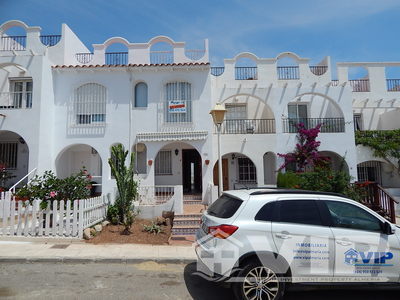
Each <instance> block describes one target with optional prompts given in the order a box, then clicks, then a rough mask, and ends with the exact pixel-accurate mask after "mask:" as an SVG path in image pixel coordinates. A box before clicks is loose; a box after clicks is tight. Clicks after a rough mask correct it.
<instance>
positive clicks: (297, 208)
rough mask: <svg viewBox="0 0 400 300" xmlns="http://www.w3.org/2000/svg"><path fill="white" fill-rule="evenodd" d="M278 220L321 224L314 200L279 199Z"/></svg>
mask: <svg viewBox="0 0 400 300" xmlns="http://www.w3.org/2000/svg"><path fill="white" fill-rule="evenodd" d="M279 222H285V223H297V224H309V225H323V223H322V220H321V216H320V213H319V210H318V207H317V204H316V202H315V201H314V200H284V201H279Z"/></svg>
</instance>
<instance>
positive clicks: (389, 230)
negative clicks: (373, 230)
mask: <svg viewBox="0 0 400 300" xmlns="http://www.w3.org/2000/svg"><path fill="white" fill-rule="evenodd" d="M382 227H383V228H382V229H383V233H385V234H387V235H391V234H394V231H395V230H394V229H393V227H392V225H390V223H388V222H384V223H383V226H382Z"/></svg>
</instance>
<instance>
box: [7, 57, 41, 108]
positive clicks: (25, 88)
mask: <svg viewBox="0 0 400 300" xmlns="http://www.w3.org/2000/svg"><path fill="white" fill-rule="evenodd" d="M32 92H33V80H32V77H31V75H30V73H29V72H28V71H27V70H26V69H25V68H24V67H22V66H20V65H16V64H4V65H1V66H0V110H1V109H15V108H31V107H32Z"/></svg>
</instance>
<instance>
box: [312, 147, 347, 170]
mask: <svg viewBox="0 0 400 300" xmlns="http://www.w3.org/2000/svg"><path fill="white" fill-rule="evenodd" d="M319 153H320V155H321V156H322V157H326V158H328V161H329V166H330V168H331V169H332V170H333V171H336V172H338V171H344V172H346V173H347V174H349V166H348V165H347V162H346V160H345V158H344V157H342V156H340V155H339V154H337V153H335V152H332V151H320V152H319Z"/></svg>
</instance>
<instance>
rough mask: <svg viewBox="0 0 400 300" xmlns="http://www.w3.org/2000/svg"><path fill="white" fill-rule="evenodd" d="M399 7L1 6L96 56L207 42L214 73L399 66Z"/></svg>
mask: <svg viewBox="0 0 400 300" xmlns="http://www.w3.org/2000/svg"><path fill="white" fill-rule="evenodd" d="M399 16H400V1H399V0H309V1H308V0H295V1H292V0H281V1H272V0H264V1H261V0H260V1H258V0H231V1H225V0H201V1H191V0H169V1H168V0H164V1H163V0H140V1H137V0H0V23H3V22H5V21H7V20H11V19H19V20H22V21H24V22H26V23H27V24H28V25H36V26H40V27H42V33H43V34H59V33H60V30H61V23H67V24H68V25H69V26H70V27H71V28H72V30H73V31H74V32H75V33H76V34H77V35H78V36H79V37H80V39H81V40H82V41H83V42H84V43H85V44H86V45H87V46H88V48H89V49H90V50H92V47H91V44H93V43H102V42H104V41H105V40H106V39H108V38H110V37H112V36H122V37H124V38H126V39H127V40H129V41H130V42H147V41H148V40H149V39H150V38H152V37H154V36H156V35H167V36H170V37H171V38H173V39H174V40H176V41H186V42H187V45H188V48H201V47H202V45H203V39H204V38H208V39H209V42H210V56H211V62H212V65H222V59H223V58H230V57H233V56H235V55H236V54H237V53H239V52H242V51H250V52H253V53H255V54H256V55H257V56H259V57H275V56H276V55H277V54H279V53H280V52H283V51H293V52H295V53H297V54H298V55H300V56H302V57H307V58H310V59H311V61H312V62H313V63H317V62H319V61H320V60H321V59H322V58H323V57H324V56H326V55H330V56H331V57H332V60H333V62H336V61H400V47H399V46H400V39H399V33H398V30H399V28H400V17H399Z"/></svg>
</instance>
